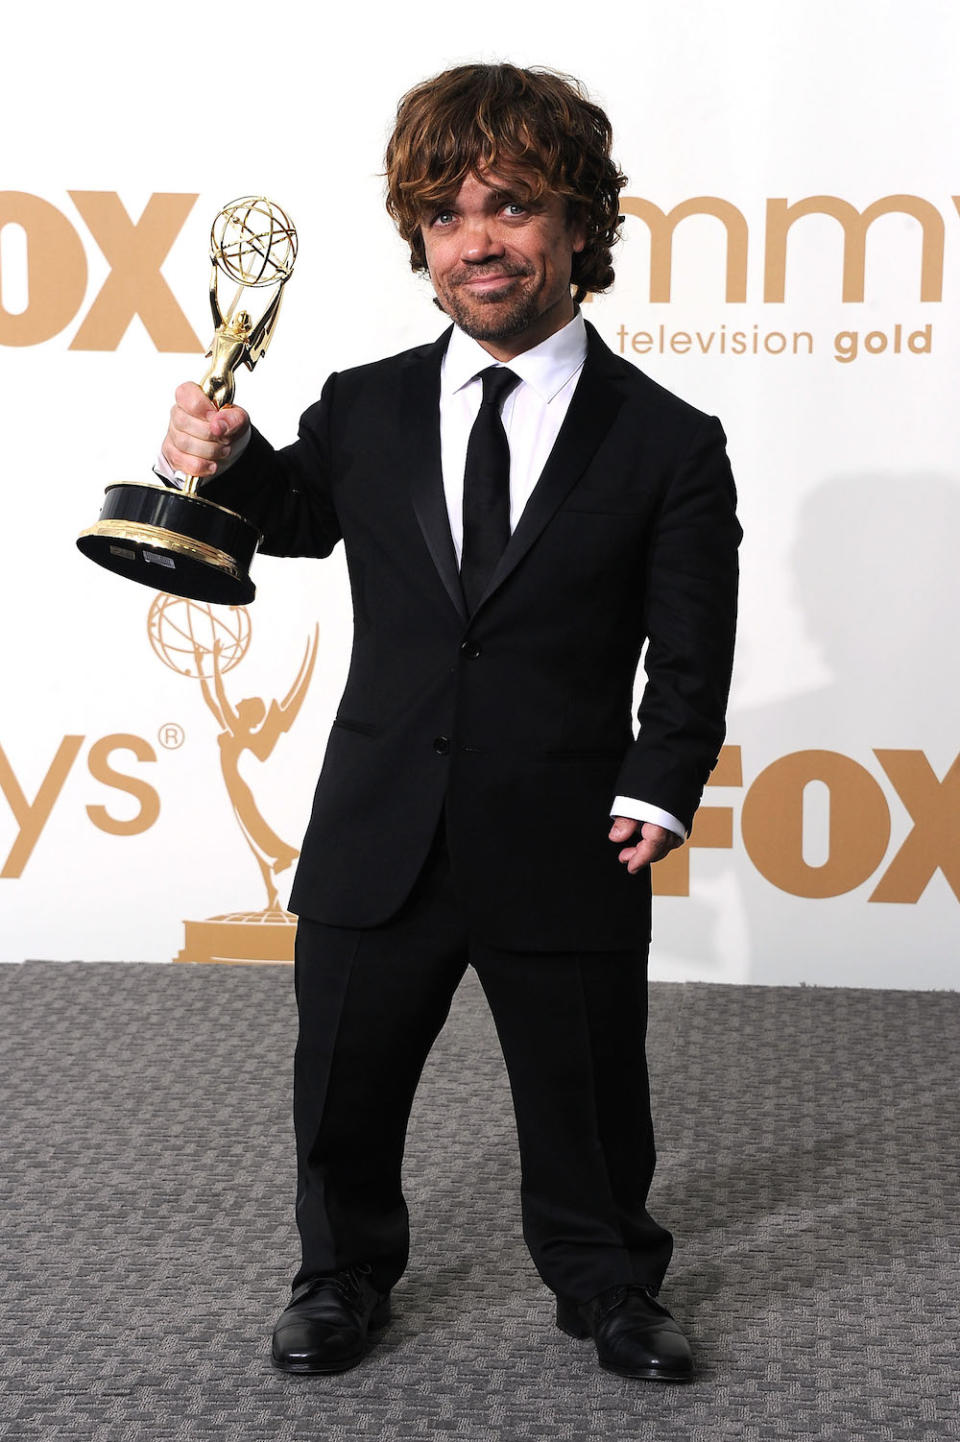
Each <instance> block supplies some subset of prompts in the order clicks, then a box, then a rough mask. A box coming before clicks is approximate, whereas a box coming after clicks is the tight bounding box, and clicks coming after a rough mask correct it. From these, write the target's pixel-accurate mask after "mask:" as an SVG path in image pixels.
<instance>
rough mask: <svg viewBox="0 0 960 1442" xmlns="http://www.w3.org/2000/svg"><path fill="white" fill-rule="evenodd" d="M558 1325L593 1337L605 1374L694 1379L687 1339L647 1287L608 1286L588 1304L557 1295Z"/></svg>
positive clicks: (571, 1333) (663, 1379) (570, 1332)
mask: <svg viewBox="0 0 960 1442" xmlns="http://www.w3.org/2000/svg"><path fill="white" fill-rule="evenodd" d="M557 1326H558V1327H559V1328H560V1330H561V1332H566V1333H567V1335H568V1336H570V1337H593V1340H594V1341H595V1342H596V1344H597V1361H598V1362H599V1363H600V1366H601V1367H603V1368H604V1370H605V1371H607V1372H616V1373H617V1374H618V1375H619V1376H621V1377H642V1378H644V1379H645V1380H647V1381H653V1382H689V1381H690V1380H691V1378H692V1377H693V1357H692V1356H691V1354H690V1343H689V1342H688V1341H687V1339H686V1337H685V1336H684V1335H683V1333H682V1332H681V1330H680V1328H679V1327H678V1326H677V1324H676V1322H675V1321H674V1320H673V1318H672V1317H671V1315H670V1313H669V1312H668V1311H667V1309H666V1307H664V1306H663V1305H662V1304H661V1303H660V1302H658V1301H657V1299H656V1297H655V1296H654V1295H653V1293H652V1292H651V1291H650V1289H649V1288H648V1287H640V1286H635V1285H629V1286H624V1287H610V1288H608V1289H607V1291H605V1292H601V1293H600V1294H599V1296H597V1297H593V1298H592V1299H591V1301H589V1302H573V1301H571V1300H570V1299H569V1298H567V1297H558V1298H557Z"/></svg>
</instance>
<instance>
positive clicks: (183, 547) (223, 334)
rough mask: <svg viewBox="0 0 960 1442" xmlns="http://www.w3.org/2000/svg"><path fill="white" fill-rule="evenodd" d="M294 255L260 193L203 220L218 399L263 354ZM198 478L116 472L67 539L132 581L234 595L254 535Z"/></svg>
mask: <svg viewBox="0 0 960 1442" xmlns="http://www.w3.org/2000/svg"><path fill="white" fill-rule="evenodd" d="M296 257H297V232H296V231H295V230H294V228H293V224H292V222H291V221H290V219H289V217H288V216H287V215H286V214H285V213H284V211H282V210H281V209H280V207H279V205H274V204H273V202H272V201H269V200H266V199H264V197H263V196H262V195H248V196H244V197H243V199H242V200H234V201H231V203H230V204H229V205H225V206H224V207H223V209H222V210H221V211H220V213H219V214H218V216H217V218H216V219H215V221H214V222H213V228H212V229H211V232H210V259H211V262H212V271H211V276H210V309H211V310H212V312H213V322H214V325H215V326H216V331H215V332H214V336H213V340H212V341H211V343H210V349H209V350H208V351H207V359H208V360H209V362H210V365H209V367H208V368H207V372H206V375H205V376H204V377H203V379H202V380H201V382H200V386H201V389H202V390H203V392H204V395H206V396H207V397H208V399H209V400H210V401H212V403H213V404H214V405H215V406H216V407H217V408H218V409H219V408H220V407H221V406H228V405H230V404H231V402H232V401H233V397H234V391H235V389H236V385H235V372H236V370H237V368H238V366H241V365H245V366H246V367H247V369H248V370H253V368H254V366H255V365H256V363H257V361H258V360H261V359H262V358H263V356H264V355H265V354H266V351H267V347H268V346H269V344H270V341H271V338H272V336H273V332H274V328H275V326H276V323H277V315H278V314H279V311H280V301H281V300H282V298H283V288H284V285H285V284H286V282H287V281H288V280H289V278H290V275H291V273H292V271H293V263H294V261H295V260H296ZM221 276H226V277H227V279H228V280H229V281H231V282H232V283H233V284H234V285H236V287H237V290H236V294H235V295H234V296H233V298H232V300H231V302H230V304H229V305H228V306H227V307H226V309H224V308H223V307H222V306H221V304H220V297H219V294H218V283H219V280H220V277H221ZM271 288H272V294H270V295H269V296H268V298H267V299H266V300H265V301H264V302H263V304H262V306H261V308H260V314H259V317H258V318H257V319H256V320H254V318H253V317H252V315H251V313H250V311H249V310H247V309H246V308H245V306H246V305H247V304H250V305H252V304H253V302H252V300H248V297H249V296H251V295H252V294H253V293H254V292H258V291H265V290H268V289H271ZM241 300H242V301H243V302H244V305H243V306H241ZM199 485H200V480H199V478H198V477H197V476H184V477H183V489H182V490H176V489H172V488H171V487H168V486H164V485H161V484H159V483H151V484H148V483H146V482H144V483H142V484H132V483H128V482H119V481H118V482H116V483H115V484H114V485H111V486H108V487H107V493H106V500H105V501H104V503H103V508H102V510H101V512H100V519H99V520H98V521H97V524H96V525H95V526H91V527H90V528H89V530H86V531H84V532H82V534H81V535H80V536H79V537H78V538H77V545H78V546H79V548H80V550H81V551H82V552H83V554H84V555H85V556H89V557H90V559H91V561H96V562H97V563H98V565H101V566H106V568H107V570H109V571H117V572H119V574H120V575H121V576H127V577H128V578H129V579H130V580H132V581H139V582H140V583H141V584H142V585H145V586H154V587H161V586H162V587H163V588H164V590H165V591H168V592H173V593H175V594H176V595H178V596H186V597H189V598H191V599H193V600H196V601H205V602H210V601H213V602H221V603H224V604H227V605H244V604H246V603H247V602H248V601H252V600H253V598H254V595H255V588H254V585H253V583H252V581H251V580H250V576H249V574H248V571H249V566H250V562H251V561H252V559H253V553H254V551H255V550H256V549H257V546H258V544H259V541H260V535H259V533H258V531H257V529H256V527H255V526H252V525H251V524H250V522H249V521H247V520H245V519H244V518H243V516H240V515H238V514H237V513H236V511H231V510H228V509H227V508H226V507H225V506H219V505H216V504H215V503H214V502H213V501H207V500H204V499H203V497H202V496H200V495H198V494H197V487H198V486H199Z"/></svg>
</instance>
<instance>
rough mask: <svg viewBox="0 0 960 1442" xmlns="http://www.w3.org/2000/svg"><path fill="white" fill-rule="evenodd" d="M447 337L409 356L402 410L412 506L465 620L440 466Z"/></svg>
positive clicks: (465, 610)
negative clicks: (441, 406)
mask: <svg viewBox="0 0 960 1442" xmlns="http://www.w3.org/2000/svg"><path fill="white" fill-rule="evenodd" d="M449 337H450V332H449V330H448V331H445V332H444V334H443V335H442V336H441V337H440V339H439V340H438V341H437V342H436V345H434V346H431V347H430V348H429V349H428V350H427V351H426V353H425V354H420V355H418V356H416V357H414V358H412V359H411V361H410V364H409V366H408V368H407V371H406V374H405V376H404V378H403V385H402V393H401V414H402V417H403V427H404V430H405V431H406V433H407V436H408V440H407V454H408V456H409V465H410V473H411V474H410V496H411V499H412V501H413V509H414V512H415V513H416V517H417V521H418V522H419V524H420V529H421V531H422V532H423V538H424V540H425V541H426V543H427V549H428V550H429V552H430V555H431V557H432V559H433V564H434V565H435V566H436V568H437V572H438V574H439V576H440V579H441V581H442V582H443V584H444V586H445V588H446V591H447V594H448V595H449V597H450V599H451V601H452V602H453V604H454V606H455V607H456V609H457V611H458V613H459V615H460V617H461V619H462V620H464V621H466V619H467V609H466V605H465V603H464V599H463V589H462V587H461V585H460V571H459V568H458V567H457V553H456V551H455V550H454V546H453V537H452V536H451V534H450V518H449V516H448V515H447V502H446V497H445V495H444V491H443V474H442V471H441V466H440V366H441V362H442V360H443V353H444V351H445V350H446V348H447V341H448V340H449Z"/></svg>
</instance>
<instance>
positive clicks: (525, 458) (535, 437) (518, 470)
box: [154, 311, 687, 839]
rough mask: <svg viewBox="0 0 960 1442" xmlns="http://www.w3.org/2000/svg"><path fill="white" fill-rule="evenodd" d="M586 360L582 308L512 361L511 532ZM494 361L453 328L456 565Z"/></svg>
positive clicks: (630, 806)
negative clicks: (472, 453) (486, 381)
mask: <svg viewBox="0 0 960 1442" xmlns="http://www.w3.org/2000/svg"><path fill="white" fill-rule="evenodd" d="M586 357H587V331H586V327H585V325H584V322H583V317H582V315H581V314H580V312H579V311H577V313H576V315H575V316H574V318H573V320H571V321H570V322H569V323H568V324H567V325H565V326H564V327H563V329H562V330H558V331H556V332H554V334H553V335H551V336H548V337H547V339H546V340H545V341H541V343H540V345H537V346H534V347H533V348H532V349H531V350H526V351H523V352H522V354H520V355H518V356H514V358H513V360H511V362H510V366H509V368H510V370H512V371H513V373H514V375H517V376H519V377H520V384H519V385H518V386H515V387H514V389H513V390H512V391H511V392H510V394H509V395H508V396H507V398H506V400H505V401H504V403H503V409H502V411H501V420H502V421H503V428H504V430H505V431H506V433H507V442H508V444H509V447H510V531H511V534H512V532H513V531H514V529H515V527H516V524H517V521H518V520H519V519H520V516H521V515H522V514H523V509H524V507H525V506H526V504H527V502H528V501H529V499H530V496H531V494H532V492H533V489H534V487H535V485H536V484H537V481H538V480H539V479H540V473H541V471H542V470H543V468H544V466H545V465H546V462H547V457H548V456H549V455H550V452H551V451H552V449H553V445H554V442H555V441H556V439H557V435H558V434H559V431H560V427H561V426H562V425H563V420H564V417H565V416H566V414H567V407H568V406H569V404H570V401H571V400H572V398H573V393H574V391H575V390H576V388H577V381H578V380H579V379H580V372H581V371H582V370H583V363H584V361H585V360H586ZM495 364H497V362H495V361H494V360H493V358H492V357H491V355H490V353H489V351H485V350H484V349H483V346H481V345H480V343H479V342H478V341H475V340H472V339H471V337H470V336H468V335H467V334H466V333H465V332H464V331H462V330H460V329H459V327H457V326H454V328H453V332H452V334H451V336H450V343H449V345H448V346H447V349H446V353H445V355H444V358H443V367H442V370H441V373H440V460H441V467H442V472H443V489H444V494H445V496H446V502H447V515H448V516H449V518H450V533H451V535H452V536H453V544H454V549H455V550H456V553H457V562H458V564H459V561H460V557H461V553H462V551H463V472H464V467H465V465H466V459H467V441H468V440H469V438H470V430H471V428H472V426H473V423H474V421H475V420H476V417H477V412H478V411H479V409H480V399H481V396H482V394H483V389H482V385H481V381H480V372H481V371H483V370H486V369H487V367H488V366H490V365H495ZM248 436H249V433H247V434H246V435H244V437H243V438H242V441H241V442H239V443H238V444H237V445H235V446H234V448H233V455H232V456H231V457H230V462H229V464H230V465H232V464H233V462H234V461H236V460H238V459H239V457H240V456H241V455H242V453H243V451H244V450H245V449H246V442H247V440H248ZM154 469H155V471H156V472H157V474H158V475H159V476H161V477H162V478H163V479H164V480H166V481H167V482H168V483H169V484H172V485H177V484H178V483H179V472H174V470H173V468H172V467H171V466H170V464H169V463H168V461H167V460H166V458H165V457H164V456H163V455H161V456H160V457H159V458H158V460H157V464H156V466H155V467H154ZM225 469H227V467H226V466H225V465H221V466H220V467H219V470H220V471H221V472H222V471H224V470H225ZM610 814H611V816H626V817H630V818H631V819H632V820H634V821H653V822H655V823H656V825H657V826H663V827H665V828H666V830H667V831H673V832H675V834H676V835H677V836H680V837H683V838H684V839H686V835H687V833H686V830H685V828H684V826H683V824H682V823H681V822H680V821H678V820H677V818H676V817H675V816H672V815H671V814H670V812H669V811H663V810H661V808H660V807H659V806H651V805H650V804H649V803H648V802H645V801H639V800H637V799H635V798H634V797H632V796H617V797H616V798H615V799H614V802H613V806H612V807H611V810H610Z"/></svg>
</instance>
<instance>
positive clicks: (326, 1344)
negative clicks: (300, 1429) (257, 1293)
mask: <svg viewBox="0 0 960 1442" xmlns="http://www.w3.org/2000/svg"><path fill="white" fill-rule="evenodd" d="M389 1321H390V1294H389V1292H388V1293H387V1294H386V1295H383V1294H382V1293H380V1292H376V1291H374V1289H373V1287H372V1286H371V1285H370V1268H369V1267H368V1266H365V1265H363V1266H357V1267H345V1268H344V1269H343V1271H341V1272H334V1273H332V1274H331V1275H329V1276H324V1277H314V1278H313V1279H312V1280H311V1281H309V1282H304V1283H303V1284H302V1285H301V1286H299V1287H298V1288H297V1289H296V1291H295V1292H294V1294H293V1301H292V1302H291V1303H290V1305H289V1307H288V1308H287V1309H286V1311H285V1312H281V1314H280V1317H279V1319H278V1321H277V1325H276V1326H275V1327H274V1329H273V1351H272V1357H273V1365H274V1366H275V1367H279V1368H280V1370H281V1372H300V1373H317V1372H346V1371H348V1370H349V1369H350V1368H351V1367H355V1366H356V1365H357V1363H358V1362H362V1361H363V1358H364V1357H365V1356H366V1354H367V1352H368V1351H369V1348H370V1345H371V1343H370V1333H371V1332H378V1331H380V1329H381V1328H383V1327H385V1326H386V1325H387V1323H388V1322H389Z"/></svg>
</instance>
